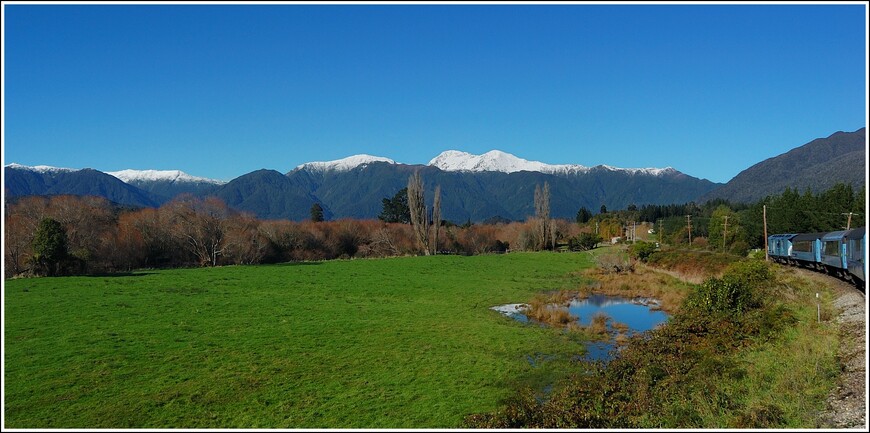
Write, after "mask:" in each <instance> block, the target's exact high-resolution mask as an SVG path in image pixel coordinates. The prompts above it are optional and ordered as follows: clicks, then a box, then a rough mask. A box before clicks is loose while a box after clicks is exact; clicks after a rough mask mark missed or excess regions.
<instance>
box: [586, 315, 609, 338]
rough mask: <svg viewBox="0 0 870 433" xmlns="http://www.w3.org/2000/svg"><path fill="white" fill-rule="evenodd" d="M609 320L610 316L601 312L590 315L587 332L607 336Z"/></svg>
mask: <svg viewBox="0 0 870 433" xmlns="http://www.w3.org/2000/svg"><path fill="white" fill-rule="evenodd" d="M608 320H611V319H610V316H608V315H607V314H605V313H603V312H600V311H599V312H597V313H595V314H593V315H592V319H591V320H590V321H589V326H588V327H587V328H588V329H589V332H591V333H593V334H597V335H601V336H604V335H607V321H608Z"/></svg>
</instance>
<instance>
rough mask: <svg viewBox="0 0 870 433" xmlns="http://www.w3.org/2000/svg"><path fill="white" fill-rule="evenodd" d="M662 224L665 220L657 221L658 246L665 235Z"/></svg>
mask: <svg viewBox="0 0 870 433" xmlns="http://www.w3.org/2000/svg"><path fill="white" fill-rule="evenodd" d="M664 222H665V220H662V219H660V220H659V245H660V246H661V244H662V243H663V241H662V239H664V235H665V226H664Z"/></svg>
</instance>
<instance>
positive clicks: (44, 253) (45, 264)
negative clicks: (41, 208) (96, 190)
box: [33, 218, 69, 276]
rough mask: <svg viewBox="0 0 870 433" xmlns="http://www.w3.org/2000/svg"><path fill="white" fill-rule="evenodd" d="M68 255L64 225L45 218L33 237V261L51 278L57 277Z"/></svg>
mask: <svg viewBox="0 0 870 433" xmlns="http://www.w3.org/2000/svg"><path fill="white" fill-rule="evenodd" d="M68 253H69V252H68V247H67V237H66V230H65V229H64V228H63V225H61V224H60V223H59V222H57V221H56V220H54V219H51V218H43V219H42V221H40V222H39V226H38V227H37V228H36V234H35V235H34V236H33V260H34V262H35V263H36V266H37V268H38V269H39V270H41V271H45V273H46V274H47V275H49V276H52V275H56V274H57V271H58V267H59V265H60V263H61V262H62V261H63V260H64V259H66V257H67V255H68Z"/></svg>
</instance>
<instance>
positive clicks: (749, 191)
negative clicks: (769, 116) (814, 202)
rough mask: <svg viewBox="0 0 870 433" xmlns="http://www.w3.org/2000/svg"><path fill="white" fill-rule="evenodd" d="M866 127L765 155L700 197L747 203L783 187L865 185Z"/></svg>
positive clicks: (822, 188)
mask: <svg viewBox="0 0 870 433" xmlns="http://www.w3.org/2000/svg"><path fill="white" fill-rule="evenodd" d="M866 158H867V128H866V127H864V128H861V129H858V130H857V131H854V132H843V131H837V132H835V133H833V134H831V135H830V136H828V137H827V138H817V139H815V140H813V141H810V142H809V143H806V144H804V145H803V146H800V147H797V148H794V149H792V150H790V151H788V152H786V153H783V154H781V155H777V156H775V157H772V158H768V159H766V160H764V161H761V162H759V163H758V164H755V165H753V166H752V167H749V168H747V169H746V170H743V171H741V172H740V173H738V174H737V176H734V178H733V179H731V180H730V181H728V183H726V184H725V185H723V186H722V187H720V188H717V189H715V190H713V191H710V192H709V193H707V194H705V195H703V196H701V197H700V198H699V201H702V202H703V201H707V200H710V199H714V198H722V199H726V200H729V201H731V202H743V203H750V202H755V201H758V200H760V199H762V198H764V197H766V196H769V195H775V194H780V193H782V192H783V191H785V188H786V187H789V188H791V189H793V190H794V189H797V190H798V191H799V192H801V193H803V192H804V191H805V190H807V189H809V190H811V191H813V192H814V193H819V192H822V191H825V190H828V189H830V188H831V187H832V186H834V184H836V183H845V184H848V185H852V188H855V190H856V191H857V190H860V188H861V187H862V186H864V185H866V176H867V165H866Z"/></svg>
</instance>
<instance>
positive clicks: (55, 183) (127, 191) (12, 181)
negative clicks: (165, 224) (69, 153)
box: [3, 166, 159, 207]
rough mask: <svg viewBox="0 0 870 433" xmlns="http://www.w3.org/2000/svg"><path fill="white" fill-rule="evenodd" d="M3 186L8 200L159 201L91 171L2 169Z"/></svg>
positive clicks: (139, 203) (150, 203)
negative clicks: (58, 197)
mask: <svg viewBox="0 0 870 433" xmlns="http://www.w3.org/2000/svg"><path fill="white" fill-rule="evenodd" d="M3 171H4V175H5V179H6V182H5V184H4V185H3V188H4V190H5V191H6V195H7V197H9V198H16V197H22V196H27V195H61V194H72V195H93V196H98V197H104V198H106V199H107V200H109V201H111V202H114V203H118V204H122V205H130V206H141V207H156V206H157V205H158V201H159V200H157V199H155V197H153V196H151V195H150V194H149V193H147V192H145V191H142V190H141V189H139V188H136V187H135V186H133V185H129V184H126V183H124V182H122V181H121V180H120V179H118V178H116V177H114V176H110V175H108V174H106V173H103V172H101V171H97V170H94V169H90V168H85V169H82V170H75V171H72V170H50V171H33V170H28V169H23V168H16V167H8V166H7V167H4V168H3Z"/></svg>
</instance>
